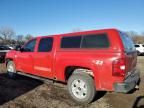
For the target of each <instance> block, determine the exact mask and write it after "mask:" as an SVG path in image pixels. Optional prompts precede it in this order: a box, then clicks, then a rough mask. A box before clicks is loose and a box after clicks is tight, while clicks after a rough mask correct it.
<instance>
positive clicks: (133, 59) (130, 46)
mask: <svg viewBox="0 0 144 108" xmlns="http://www.w3.org/2000/svg"><path fill="white" fill-rule="evenodd" d="M120 37H121V40H122V43H123V46H124V52H125V60H126V61H125V62H126V76H128V75H130V74H131V72H133V71H134V70H135V69H136V64H137V51H136V49H135V46H134V43H133V41H132V39H131V38H130V37H129V36H128V35H127V34H126V33H123V32H120Z"/></svg>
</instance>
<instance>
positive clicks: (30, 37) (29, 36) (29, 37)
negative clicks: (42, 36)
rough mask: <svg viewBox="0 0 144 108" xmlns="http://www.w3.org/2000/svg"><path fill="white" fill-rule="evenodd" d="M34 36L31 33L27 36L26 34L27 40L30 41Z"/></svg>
mask: <svg viewBox="0 0 144 108" xmlns="http://www.w3.org/2000/svg"><path fill="white" fill-rule="evenodd" d="M32 38H33V36H32V35H31V34H27V35H26V36H25V41H28V40H30V39H32Z"/></svg>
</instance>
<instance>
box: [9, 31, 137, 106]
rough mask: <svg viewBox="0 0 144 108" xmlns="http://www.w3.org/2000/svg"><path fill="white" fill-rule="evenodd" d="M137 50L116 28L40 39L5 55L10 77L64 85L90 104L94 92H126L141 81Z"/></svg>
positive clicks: (79, 100) (73, 96) (77, 100)
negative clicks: (18, 75)
mask: <svg viewBox="0 0 144 108" xmlns="http://www.w3.org/2000/svg"><path fill="white" fill-rule="evenodd" d="M136 64H137V51H136V50H135V47H134V44H133V42H132V40H131V39H130V38H129V37H128V36H127V35H126V34H125V33H124V32H121V31H119V30H117V29H103V30H93V31H83V32H75V33H68V34H59V35H50V36H40V37H36V38H33V39H31V40H30V41H28V42H27V43H26V44H25V45H24V46H22V47H21V48H18V49H17V50H13V51H10V52H8V53H7V55H6V66H7V72H8V75H9V76H10V77H14V76H15V75H16V73H17V72H24V73H26V74H31V75H36V76H40V77H45V78H48V79H53V80H58V81H62V82H66V84H67V86H68V91H69V94H70V96H71V97H72V98H73V99H74V100H75V101H76V102H79V103H90V102H91V101H92V100H93V99H94V97H95V96H96V93H98V92H97V91H115V92H123V93H127V92H129V91H130V90H132V89H134V88H135V87H136V86H137V83H138V81H139V80H140V74H139V71H138V70H137V68H136Z"/></svg>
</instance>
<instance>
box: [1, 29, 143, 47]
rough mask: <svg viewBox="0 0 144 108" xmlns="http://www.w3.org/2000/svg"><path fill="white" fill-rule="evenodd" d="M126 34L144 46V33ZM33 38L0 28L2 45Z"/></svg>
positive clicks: (19, 42) (29, 35)
mask: <svg viewBox="0 0 144 108" xmlns="http://www.w3.org/2000/svg"><path fill="white" fill-rule="evenodd" d="M126 33H127V34H128V35H129V36H130V37H131V38H132V39H133V41H134V43H142V44H144V32H143V33H141V34H138V33H137V32H135V31H128V32H126ZM32 37H33V36H32V35H31V34H27V35H22V34H21V35H16V33H15V31H14V30H13V29H12V28H10V27H0V45H17V44H24V43H25V42H26V41H28V40H29V39H31V38H32Z"/></svg>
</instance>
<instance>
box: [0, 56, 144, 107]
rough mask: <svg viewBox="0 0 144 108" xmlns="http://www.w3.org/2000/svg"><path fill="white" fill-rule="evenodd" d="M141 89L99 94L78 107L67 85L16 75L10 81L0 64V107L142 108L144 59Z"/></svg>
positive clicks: (143, 59)
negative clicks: (131, 91) (91, 100)
mask: <svg viewBox="0 0 144 108" xmlns="http://www.w3.org/2000/svg"><path fill="white" fill-rule="evenodd" d="M137 66H138V68H139V69H140V71H141V83H140V89H139V90H137V91H135V92H133V93H129V94H122V93H114V92H107V93H105V92H101V93H99V95H98V97H97V98H96V99H95V101H94V102H93V103H91V104H89V105H77V104H76V103H75V102H73V100H71V99H70V97H69V95H68V93H67V90H66V86H65V85H63V84H60V83H54V84H53V83H52V82H51V81H41V80H37V79H33V78H29V77H25V76H21V75H19V76H18V77H17V78H16V79H15V80H14V79H9V78H8V77H7V75H6V73H5V72H6V71H5V67H4V65H3V64H0V108H87V107H88V108H144V92H143V91H144V68H143V66H144V57H143V56H141V57H138V65H137Z"/></svg>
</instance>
